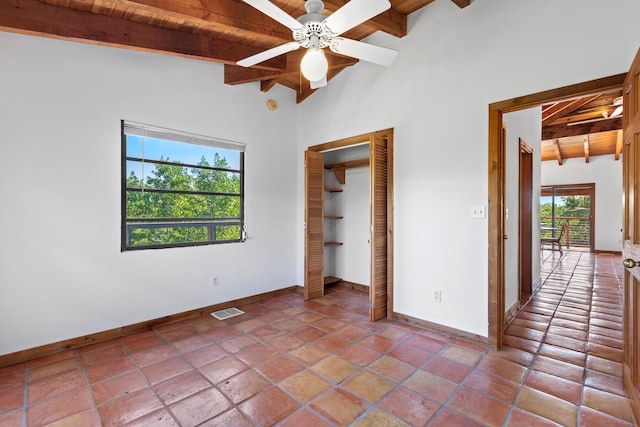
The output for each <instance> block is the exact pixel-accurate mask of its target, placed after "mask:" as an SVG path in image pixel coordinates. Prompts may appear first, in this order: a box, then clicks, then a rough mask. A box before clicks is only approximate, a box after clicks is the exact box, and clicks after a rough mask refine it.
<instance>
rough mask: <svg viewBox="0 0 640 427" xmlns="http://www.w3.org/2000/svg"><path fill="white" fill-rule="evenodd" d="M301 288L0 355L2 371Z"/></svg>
mask: <svg viewBox="0 0 640 427" xmlns="http://www.w3.org/2000/svg"><path fill="white" fill-rule="evenodd" d="M298 288H299V286H290V287H287V288H282V289H278V290H275V291H270V292H265V293H262V294H258V295H253V296H249V297H245V298H239V299H236V300H233V301H227V302H222V303H219V304H214V305H209V306H206V307H201V308H196V309H194V310H189V311H184V312H182V313H176V314H171V315H168V316H164V317H158V318H156V319H151V320H146V321H144V322H139V323H134V324H132V325H127V326H121V327H119V328H113V329H109V330H106V331H102V332H96V333H93V334H89V335H84V336H81V337H77V338H71V339H68V340H63V341H58V342H54V343H51V344H45V345H42V346H38V347H34V348H30V349H26V350H20V351H17V352H15V353H8V354H4V355H0V368H3V367H5V366H9V365H13V364H16V363H22V362H26V361H27V360H32V359H36V358H38V357H43V356H49V355H51V354H55V353H59V352H62V351H68V350H75V349H77V348H81V347H85V346H88V345H92V344H96V343H99V342H102V341H107V340H111V339H116V338H121V337H124V336H127V335H131V334H135V333H138V332H142V331H146V330H148V329H151V328H154V327H156V326H160V325H168V324H171V323H176V322H182V321H184V320H188V319H193V318H195V317H199V316H203V315H206V314H209V313H212V312H214V311H218V310H224V309H226V308H229V307H233V306H240V305H246V304H250V303H252V302H256V301H261V300H264V299H267V298H272V297H276V296H280V295H285V294H288V293H292V292H298Z"/></svg>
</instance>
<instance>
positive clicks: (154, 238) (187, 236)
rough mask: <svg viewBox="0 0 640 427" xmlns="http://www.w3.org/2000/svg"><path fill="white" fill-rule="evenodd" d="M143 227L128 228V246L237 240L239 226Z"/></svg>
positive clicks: (133, 225)
mask: <svg viewBox="0 0 640 427" xmlns="http://www.w3.org/2000/svg"><path fill="white" fill-rule="evenodd" d="M142 227H144V226H143V225H140V224H132V225H130V226H129V246H133V247H135V246H154V245H167V244H179V243H205V242H211V241H225V240H239V239H240V226H239V225H233V226H229V225H227V226H216V225H215V224H212V225H211V226H203V225H200V226H189V225H183V226H167V227H160V228H142Z"/></svg>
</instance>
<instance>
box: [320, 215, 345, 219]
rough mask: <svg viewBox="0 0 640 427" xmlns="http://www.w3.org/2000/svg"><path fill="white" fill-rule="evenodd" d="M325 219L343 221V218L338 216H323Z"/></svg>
mask: <svg viewBox="0 0 640 427" xmlns="http://www.w3.org/2000/svg"><path fill="white" fill-rule="evenodd" d="M324 217H325V218H326V219H343V218H344V217H343V216H338V215H325V216H324Z"/></svg>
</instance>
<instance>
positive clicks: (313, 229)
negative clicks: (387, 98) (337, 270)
mask: <svg viewBox="0 0 640 427" xmlns="http://www.w3.org/2000/svg"><path fill="white" fill-rule="evenodd" d="M362 144H369V147H370V149H369V168H370V204H369V206H370V224H369V230H370V231H369V243H370V274H369V303H370V311H369V317H370V320H372V321H375V320H379V319H382V318H384V317H390V316H391V314H392V313H393V129H386V130H382V131H378V132H373V133H368V134H364V135H358V136H355V137H350V138H346V139H341V140H337V141H332V142H328V143H324V144H320V145H315V146H311V147H309V148H308V150H307V151H306V152H305V260H304V266H305V273H304V278H305V284H304V296H305V299H307V300H308V299H313V298H319V297H322V296H323V295H324V286H325V274H324V273H325V272H324V257H325V252H324V249H325V247H327V246H328V245H329V246H330V245H332V244H336V243H337V242H325V241H324V234H325V233H324V222H325V218H329V217H327V215H326V213H325V206H324V195H325V192H327V191H332V189H330V188H325V185H324V167H325V164H324V154H323V153H324V152H328V151H333V150H337V149H342V148H348V147H354V146H357V145H362ZM347 163H348V162H347ZM347 166H348V165H346V164H345V165H341V168H340V171H339V174H343V173H344V168H345V167H347ZM330 217H331V218H334V219H335V218H336V217H337V216H335V215H330ZM338 244H339V243H338Z"/></svg>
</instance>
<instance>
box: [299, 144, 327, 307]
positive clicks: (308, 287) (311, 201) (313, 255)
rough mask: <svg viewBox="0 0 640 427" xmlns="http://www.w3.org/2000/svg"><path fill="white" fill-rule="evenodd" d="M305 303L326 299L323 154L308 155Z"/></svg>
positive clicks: (312, 152) (305, 180)
mask: <svg viewBox="0 0 640 427" xmlns="http://www.w3.org/2000/svg"><path fill="white" fill-rule="evenodd" d="M304 159H305V176H304V182H305V192H306V197H305V209H304V216H305V245H304V247H305V251H304V283H305V286H304V299H306V300H308V299H312V298H318V297H321V296H323V295H324V154H322V153H318V152H315V151H305V153H304Z"/></svg>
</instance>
